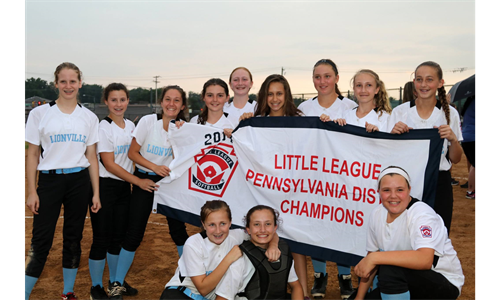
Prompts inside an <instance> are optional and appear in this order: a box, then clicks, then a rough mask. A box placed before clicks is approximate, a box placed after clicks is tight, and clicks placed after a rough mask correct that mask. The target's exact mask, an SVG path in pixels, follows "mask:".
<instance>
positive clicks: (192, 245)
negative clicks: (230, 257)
mask: <svg viewBox="0 0 500 300" xmlns="http://www.w3.org/2000/svg"><path fill="white" fill-rule="evenodd" d="M248 238H249V236H248V234H246V233H245V231H244V230H243V229H232V230H229V234H228V236H227V238H226V239H225V240H224V241H223V242H222V243H221V244H220V245H216V244H214V243H212V242H211V241H210V240H209V239H208V237H204V236H202V234H200V233H198V234H195V235H192V236H190V237H189V238H188V239H187V240H186V243H185V244H184V248H183V252H182V256H181V258H180V259H179V262H178V265H179V266H178V267H177V269H176V270H175V274H174V276H173V277H172V279H170V281H169V282H168V283H167V284H166V285H165V287H168V286H185V287H187V288H188V289H190V290H191V291H192V292H193V293H196V294H199V292H198V289H196V286H195V285H194V283H193V282H192V281H191V278H190V277H194V276H200V275H208V274H210V273H212V271H213V270H215V268H216V267H217V266H218V265H219V264H220V262H221V261H222V260H223V259H224V257H226V255H227V253H229V251H231V249H232V248H233V247H234V246H236V245H240V244H241V243H243V242H244V241H245V240H248ZM224 276H225V275H224ZM181 278H182V279H181ZM223 279H224V277H222V280H221V281H219V283H218V284H217V287H216V288H215V289H214V290H212V291H211V292H210V293H208V294H207V295H206V296H205V298H207V299H210V300H213V299H215V297H216V295H215V290H216V289H217V288H218V287H219V286H220V284H221V283H222V281H223Z"/></svg>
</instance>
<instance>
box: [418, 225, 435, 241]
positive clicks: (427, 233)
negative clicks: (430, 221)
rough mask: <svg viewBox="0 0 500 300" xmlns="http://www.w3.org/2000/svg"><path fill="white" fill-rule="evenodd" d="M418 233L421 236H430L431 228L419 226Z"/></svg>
mask: <svg viewBox="0 0 500 300" xmlns="http://www.w3.org/2000/svg"><path fill="white" fill-rule="evenodd" d="M420 233H421V234H422V237H423V238H432V228H431V227H430V226H427V225H423V226H420Z"/></svg>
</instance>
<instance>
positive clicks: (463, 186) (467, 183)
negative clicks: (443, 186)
mask: <svg viewBox="0 0 500 300" xmlns="http://www.w3.org/2000/svg"><path fill="white" fill-rule="evenodd" d="M460 187H461V188H463V189H466V188H468V187H469V182H468V181H466V182H465V183H464V184H461V185H460Z"/></svg>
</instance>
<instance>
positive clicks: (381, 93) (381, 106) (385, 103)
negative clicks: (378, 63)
mask: <svg viewBox="0 0 500 300" xmlns="http://www.w3.org/2000/svg"><path fill="white" fill-rule="evenodd" d="M359 74H369V75H371V76H372V77H373V78H374V79H375V83H376V84H377V87H378V88H379V90H378V93H377V94H375V96H374V97H373V100H374V101H375V111H376V112H378V113H379V115H380V116H381V115H382V113H383V112H384V111H385V112H387V113H391V112H392V107H391V103H390V102H389V96H388V95H387V91H386V90H385V84H384V82H383V81H382V80H380V77H379V76H378V74H377V73H375V72H374V71H372V70H369V69H361V70H359V71H358V72H357V73H356V74H354V76H353V77H352V79H351V82H352V86H353V88H354V80H355V79H356V76H358V75H359Z"/></svg>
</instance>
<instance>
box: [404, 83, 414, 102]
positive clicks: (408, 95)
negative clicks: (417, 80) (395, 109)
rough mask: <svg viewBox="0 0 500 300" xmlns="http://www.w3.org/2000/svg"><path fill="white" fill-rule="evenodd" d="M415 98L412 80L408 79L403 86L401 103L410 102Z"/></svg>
mask: <svg viewBox="0 0 500 300" xmlns="http://www.w3.org/2000/svg"><path fill="white" fill-rule="evenodd" d="M413 99H415V84H413V81H408V82H407V83H406V84H405V87H404V88H403V103H405V102H410V101H411V100H413Z"/></svg>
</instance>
